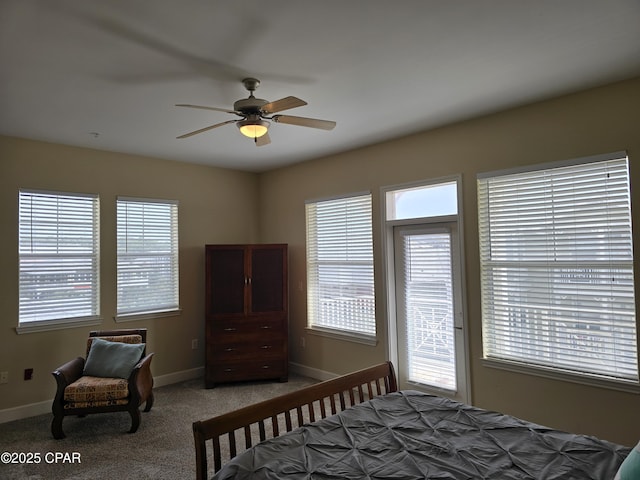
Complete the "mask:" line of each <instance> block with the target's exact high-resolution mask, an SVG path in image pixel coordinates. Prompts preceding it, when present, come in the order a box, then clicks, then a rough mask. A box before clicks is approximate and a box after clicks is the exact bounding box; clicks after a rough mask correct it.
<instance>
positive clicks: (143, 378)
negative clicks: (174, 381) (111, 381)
mask: <svg viewBox="0 0 640 480" xmlns="http://www.w3.org/2000/svg"><path fill="white" fill-rule="evenodd" d="M153 355H154V354H153V353H150V354H149V355H147V356H146V357H144V358H143V359H142V360H140V361H139V362H138V364H137V365H136V366H135V367H133V371H132V372H131V376H130V377H129V391H130V392H132V393H134V392H137V396H138V397H139V400H138V405H139V404H141V403H142V402H145V401H146V400H147V398H148V397H149V395H150V394H151V390H152V389H153V375H151V360H152V359H153Z"/></svg>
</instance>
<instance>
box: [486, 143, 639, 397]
mask: <svg viewBox="0 0 640 480" xmlns="http://www.w3.org/2000/svg"><path fill="white" fill-rule="evenodd" d="M622 159H626V166H627V179H628V184H627V188H628V193H629V196H628V198H629V207H628V208H629V209H628V215H629V229H630V231H629V237H630V241H631V255H632V258H631V259H630V260H627V263H628V264H629V266H630V269H631V276H632V282H631V283H632V286H631V293H632V295H635V287H634V282H633V276H634V272H633V230H632V226H631V204H630V202H631V197H630V190H631V177H630V172H629V164H630V160H629V159H628V155H627V153H626V152H614V153H611V154H604V155H595V156H590V157H582V158H575V159H571V160H566V161H559V162H549V163H543V164H538V165H531V166H527V167H522V168H515V169H508V170H500V171H495V172H487V173H482V174H478V175H477V187H478V192H477V193H478V234H479V249H480V276H481V278H480V280H481V300H482V304H483V305H482V331H483V357H482V362H483V364H484V365H486V366H488V367H493V368H499V369H505V370H510V371H515V372H519V373H526V374H532V375H536V376H542V377H546V378H553V379H558V380H563V381H570V382H574V383H580V384H586V385H592V386H598V387H604V388H610V389H616V390H623V391H632V392H636V393H637V392H640V378H639V377H640V371H639V370H640V369H639V365H638V361H637V359H638V345H637V343H636V345H635V356H636V365H635V374H636V378H635V379H632V378H621V375H618V377H616V376H615V375H613V374H612V375H604V374H602V373H598V372H595V371H594V370H592V371H591V372H584V371H582V372H581V371H576V370H571V369H569V368H568V367H567V366H557V365H545V364H543V362H541V361H538V364H536V363H535V362H530V361H529V362H527V361H524V360H523V359H520V360H514V359H513V358H500V356H499V355H498V356H495V355H494V356H492V355H491V353H488V350H487V349H488V347H487V341H488V340H487V338H488V335H489V334H490V332H489V331H488V329H489V328H490V325H489V324H488V322H489V319H488V318H487V315H488V314H489V312H488V309H489V307H490V305H488V302H487V298H485V295H488V292H487V290H488V289H490V288H491V287H492V285H495V284H492V285H486V284H485V281H486V280H485V278H486V270H485V269H486V268H488V267H487V265H486V262H487V255H488V253H487V250H485V249H486V248H491V247H490V246H489V247H486V246H485V245H486V244H485V243H483V242H485V238H486V237H487V236H488V235H490V230H489V227H488V225H487V224H486V221H487V216H486V215H485V212H483V207H486V205H485V204H484V200H483V199H482V198H481V196H482V195H485V194H484V193H483V192H482V191H481V188H482V187H481V183H482V182H485V181H486V180H487V179H492V178H493V179H495V178H499V177H505V176H507V175H512V174H528V173H534V172H538V171H544V170H547V171H549V170H553V169H560V168H563V167H572V166H580V165H587V164H593V163H597V162H602V163H603V162H606V161H612V160H622ZM576 207H577V205H575V204H574V208H576ZM487 208H488V207H487ZM488 215H490V212H489V213H488ZM552 231H554V230H552ZM489 245H490V243H489ZM483 246H484V247H483ZM554 260H555V258H554ZM591 261H592V262H593V261H594V260H591ZM491 262H492V263H494V264H495V263H496V261H495V260H493V259H492V260H491ZM509 262H510V263H514V261H513V260H510V261H509ZM585 262H587V260H582V263H583V264H584V263H585ZM516 263H517V262H516ZM547 263H548V262H547ZM565 263H566V262H565ZM576 265H578V262H577V261H576ZM547 268H549V269H550V270H553V269H554V268H555V269H558V268H560V267H559V264H555V263H553V262H552V263H549V266H548V267H547ZM510 285H511V284H510ZM556 285H557V286H558V285H559V284H558V283H556ZM511 288H513V286H511ZM558 288H560V287H559V286H558ZM632 303H633V305H634V306H635V301H633V302H632ZM554 306H555V304H553V303H549V304H548V309H549V310H552V309H553V308H554ZM633 319H634V321H633V322H630V323H632V324H633V325H634V326H635V332H634V336H635V338H637V334H638V332H637V319H636V312H635V308H634V310H633ZM528 338H532V339H539V338H541V337H539V336H534V337H528ZM547 345H550V346H551V348H554V347H557V346H558V345H560V343H557V342H556V341H554V343H552V344H549V343H547Z"/></svg>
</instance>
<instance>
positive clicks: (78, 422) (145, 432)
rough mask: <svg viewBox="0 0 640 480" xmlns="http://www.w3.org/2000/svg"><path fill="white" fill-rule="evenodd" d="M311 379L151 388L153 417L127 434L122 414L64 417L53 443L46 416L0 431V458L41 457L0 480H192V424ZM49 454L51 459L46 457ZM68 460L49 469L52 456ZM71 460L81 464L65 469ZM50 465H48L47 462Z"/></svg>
mask: <svg viewBox="0 0 640 480" xmlns="http://www.w3.org/2000/svg"><path fill="white" fill-rule="evenodd" d="M312 383H315V380H313V379H311V378H307V377H301V376H295V375H294V376H291V377H290V379H289V382H286V383H278V382H251V383H239V384H234V385H222V386H218V387H216V388H213V389H205V388H204V387H203V381H202V380H192V381H187V382H183V383H178V384H174V385H168V386H166V387H161V388H156V389H154V392H155V403H154V406H153V409H152V410H151V412H148V413H144V412H143V413H142V421H141V424H140V428H139V429H138V431H137V432H136V433H133V434H128V433H126V431H127V430H128V429H129V427H130V417H129V415H128V414H127V413H111V414H98V415H89V416H87V417H84V418H77V417H66V418H65V420H64V423H63V427H64V431H65V434H66V435H67V438H65V439H63V440H54V439H53V437H52V436H51V430H50V424H51V418H52V415H39V416H37V417H31V418H26V419H23V420H16V421H14V422H8V423H4V424H0V453H1V452H22V453H27V452H32V453H39V454H40V458H41V461H40V463H37V464H26V465H21V464H6V463H0V479H1V480H63V479H64V480H67V479H68V480H83V479H92V480H93V479H117V480H129V479H171V480H178V479H194V478H195V450H194V446H193V433H192V430H191V424H192V423H193V422H194V421H196V420H205V419H207V418H210V417H212V416H215V415H219V414H221V413H224V412H227V411H230V410H234V409H236V408H239V407H241V406H244V405H249V404H252V403H256V402H259V401H261V400H264V399H266V398H270V397H273V396H276V395H281V394H283V393H287V392H289V391H292V390H297V389H299V388H301V387H303V386H306V385H310V384H312ZM50 452H51V453H50ZM56 453H61V454H69V455H68V456H67V459H66V460H67V462H66V463H65V462H63V461H64V460H65V459H64V458H62V459H61V460H60V461H59V463H55V454H56ZM74 455H75V458H79V459H80V463H78V462H77V461H76V462H75V463H70V462H69V461H71V460H73V459H74ZM52 462H53V463H52Z"/></svg>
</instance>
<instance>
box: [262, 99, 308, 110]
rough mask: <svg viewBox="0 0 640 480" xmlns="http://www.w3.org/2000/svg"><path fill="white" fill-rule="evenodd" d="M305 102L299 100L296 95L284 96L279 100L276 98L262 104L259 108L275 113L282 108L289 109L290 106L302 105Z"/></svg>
mask: <svg viewBox="0 0 640 480" xmlns="http://www.w3.org/2000/svg"><path fill="white" fill-rule="evenodd" d="M306 104H307V102H305V101H304V100H300V99H299V98H297V97H284V98H281V99H280V100H276V101H275V102H269V103H267V104H265V105H263V106H262V108H261V109H260V110H262V111H263V112H264V113H276V112H281V111H283V110H289V109H290V108H296V107H302V106H304V105H306Z"/></svg>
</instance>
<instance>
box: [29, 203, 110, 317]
mask: <svg viewBox="0 0 640 480" xmlns="http://www.w3.org/2000/svg"><path fill="white" fill-rule="evenodd" d="M18 237H19V263H20V277H19V297H20V301H19V305H20V306H19V321H18V323H19V326H25V325H27V324H30V325H34V324H37V323H40V324H44V323H56V322H55V321H60V320H88V319H92V318H97V316H98V315H99V202H98V197H97V196H95V195H82V194H67V193H55V192H39V191H25V190H22V191H20V192H19V233H18Z"/></svg>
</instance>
